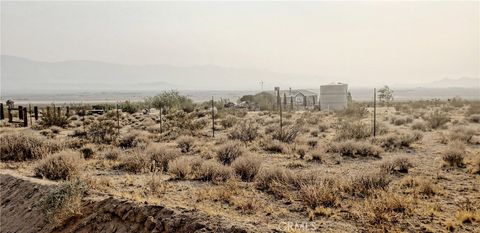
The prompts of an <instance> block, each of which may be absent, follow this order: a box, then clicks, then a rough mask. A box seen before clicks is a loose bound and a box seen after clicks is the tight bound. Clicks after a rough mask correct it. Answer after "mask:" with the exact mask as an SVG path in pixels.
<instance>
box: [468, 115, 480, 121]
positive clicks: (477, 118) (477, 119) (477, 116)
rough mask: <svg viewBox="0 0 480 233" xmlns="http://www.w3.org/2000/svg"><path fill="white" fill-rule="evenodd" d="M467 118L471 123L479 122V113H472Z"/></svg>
mask: <svg viewBox="0 0 480 233" xmlns="http://www.w3.org/2000/svg"><path fill="white" fill-rule="evenodd" d="M468 119H469V120H470V121H471V122H473V123H480V114H473V115H471V116H470V117H469V118H468Z"/></svg>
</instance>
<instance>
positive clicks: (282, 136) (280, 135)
mask: <svg viewBox="0 0 480 233" xmlns="http://www.w3.org/2000/svg"><path fill="white" fill-rule="evenodd" d="M300 130H301V127H300V126H298V125H292V126H289V127H285V128H283V129H282V131H280V130H277V131H275V132H274V133H273V135H272V138H273V139H275V140H278V141H281V142H285V143H292V142H293V141H294V140H295V138H297V136H298V134H299V133H300Z"/></svg>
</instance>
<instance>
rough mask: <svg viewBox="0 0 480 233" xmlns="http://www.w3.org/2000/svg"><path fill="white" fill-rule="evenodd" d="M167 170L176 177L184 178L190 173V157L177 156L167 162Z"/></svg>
mask: <svg viewBox="0 0 480 233" xmlns="http://www.w3.org/2000/svg"><path fill="white" fill-rule="evenodd" d="M168 172H169V173H171V174H173V175H174V176H175V178H177V179H185V178H186V177H187V176H189V175H191V174H192V167H191V165H190V158H188V157H178V158H176V159H174V160H172V161H170V162H169V163H168Z"/></svg>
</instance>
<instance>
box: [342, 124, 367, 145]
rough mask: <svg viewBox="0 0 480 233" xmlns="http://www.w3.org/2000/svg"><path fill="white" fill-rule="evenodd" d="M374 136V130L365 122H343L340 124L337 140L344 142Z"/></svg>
mask: <svg viewBox="0 0 480 233" xmlns="http://www.w3.org/2000/svg"><path fill="white" fill-rule="evenodd" d="M371 135H372V129H371V127H369V126H368V125H366V124H364V123H363V122H360V121H357V122H349V121H342V122H340V123H339V124H338V128H337V131H336V136H335V140H337V141H342V140H348V139H356V140H361V139H365V138H368V137H370V136H371Z"/></svg>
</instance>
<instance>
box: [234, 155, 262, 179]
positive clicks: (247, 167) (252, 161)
mask: <svg viewBox="0 0 480 233" xmlns="http://www.w3.org/2000/svg"><path fill="white" fill-rule="evenodd" d="M261 164H262V160H261V159H260V158H258V157H256V156H253V155H247V156H242V157H240V158H238V159H236V160H235V161H234V162H233V163H232V167H233V170H235V173H236V174H237V175H238V176H239V177H240V179H242V180H243V181H247V182H250V181H252V180H253V179H254V178H255V176H256V175H257V173H258V171H259V170H260V166H261Z"/></svg>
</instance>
